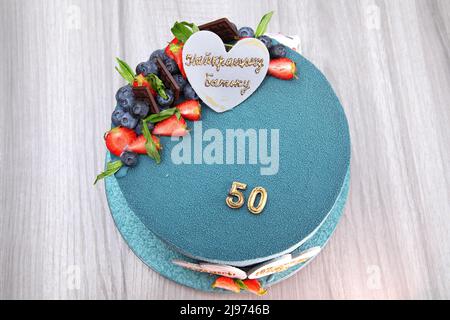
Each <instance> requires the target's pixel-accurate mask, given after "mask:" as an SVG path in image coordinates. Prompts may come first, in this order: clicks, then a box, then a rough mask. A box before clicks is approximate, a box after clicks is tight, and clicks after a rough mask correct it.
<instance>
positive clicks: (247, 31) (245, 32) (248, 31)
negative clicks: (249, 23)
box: [238, 27, 255, 38]
mask: <svg viewBox="0 0 450 320" xmlns="http://www.w3.org/2000/svg"><path fill="white" fill-rule="evenodd" d="M238 34H239V38H254V37H255V32H254V31H253V29H252V28H250V27H242V28H240V29H239V31H238Z"/></svg>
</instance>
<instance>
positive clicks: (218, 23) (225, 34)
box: [198, 18, 239, 42]
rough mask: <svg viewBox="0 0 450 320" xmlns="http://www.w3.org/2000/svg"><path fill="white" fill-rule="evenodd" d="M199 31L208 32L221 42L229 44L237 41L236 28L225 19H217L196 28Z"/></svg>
mask: <svg viewBox="0 0 450 320" xmlns="http://www.w3.org/2000/svg"><path fill="white" fill-rule="evenodd" d="M198 28H199V29H200V30H208V31H211V32H214V33H215V34H217V35H218V36H219V37H220V38H221V39H222V41H223V42H229V41H233V40H237V39H239V34H238V30H237V28H236V26H235V25H234V24H233V23H231V22H230V20H228V19H227V18H222V19H218V20H215V21H211V22H208V23H205V24H202V25H201V26H199V27H198Z"/></svg>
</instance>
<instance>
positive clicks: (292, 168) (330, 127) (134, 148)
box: [98, 13, 350, 294]
mask: <svg viewBox="0 0 450 320" xmlns="http://www.w3.org/2000/svg"><path fill="white" fill-rule="evenodd" d="M269 15H270V16H271V13H270V14H269ZM266 16H267V15H266ZM266 16H265V17H266ZM270 16H269V19H270ZM264 19H266V18H264V17H263V19H262V20H261V23H260V24H264V23H266V24H267V22H264ZM225 20H226V19H225ZM225 20H224V19H219V20H217V21H215V22H213V23H210V24H212V26H210V24H206V25H208V27H210V28H212V29H214V28H216V27H217V25H220V28H227V27H228V28H231V29H233V28H236V27H235V26H234V27H233V25H232V24H230V23H229V22H227V21H228V20H226V21H225ZM186 26H189V27H190V28H192V26H191V25H184V26H183V25H180V24H179V23H178V25H177V23H176V24H175V25H174V27H173V28H172V31H173V30H175V32H174V34H175V35H176V33H177V31H176V30H177V28H181V29H183V28H187V27H186ZM244 29H245V28H244ZM183 30H184V31H186V30H185V29H183ZM187 30H188V31H189V30H190V29H187ZM201 30H202V29H201ZM220 30H222V29H219V31H220ZM250 31H251V30H249V29H248V28H247V29H245V30H244V32H247V33H248V32H250ZM192 32H193V33H195V32H198V30H197V31H195V30H194V28H193V29H192ZM219 34H220V35H221V37H222V39H223V37H226V34H225V35H224V34H223V33H220V32H219ZM181 36H183V34H181ZM202 36H209V35H208V33H203V34H202V32H199V33H197V34H196V38H201V37H202ZM193 38H195V37H193ZM215 39H219V38H217V36H215ZM263 40H264V44H263V42H260V41H258V40H256V39H252V40H251V41H249V40H247V41H246V43H247V44H248V45H249V46H250V49H249V51H248V52H251V51H252V50H251V46H252V45H253V44H255V45H257V46H258V47H259V49H258V50H261V51H262V56H263V57H267V58H261V59H262V60H255V59H256V58H255V59H253V60H252V59H250V58H248V57H247V58H245V59H247V60H245V59H244V60H245V61H247V62H248V63H256V61H259V62H260V63H262V64H261V66H263V63H269V61H268V60H265V59H269V53H268V50H266V46H267V41H269V42H271V40H270V38H267V37H266V39H261V41H263ZM184 41H186V39H184ZM255 41H256V42H255ZM218 42H219V47H220V39H219V40H218ZM192 43H195V41H193V42H192ZM200 43H202V45H201V46H199V47H202V49H201V50H204V49H203V44H205V43H206V42H205V41H203V42H200ZM242 43H244V42H242ZM273 44H276V42H273ZM177 45H179V40H178V39H176V38H175V39H174V40H172V42H171V44H169V46H168V47H167V48H169V49H170V48H178V47H177ZM171 46H172V47H171ZM235 47H237V45H235ZM241 47H242V46H241ZM167 48H166V53H167V50H168V49H167ZM261 48H262V49H261ZM267 48H269V49H270V46H268V47H267ZM189 49H190V50H191V51H192V50H193V51H194V52H195V49H196V47H195V46H191V47H190V48H189ZM186 50H187V51H189V50H188V48H186ZM222 50H223V49H222ZM254 50H256V49H254ZM270 50H271V52H270V58H271V59H274V60H270V66H272V63H279V64H282V63H285V62H286V61H287V62H288V63H292V64H291V65H294V64H295V66H296V70H297V76H298V78H297V77H296V79H292V74H288V76H290V77H288V78H289V79H292V80H290V81H283V80H280V79H284V80H287V78H285V77H286V74H283V72H285V71H286V69H283V68H281V69H278V70H276V71H277V72H279V74H278V76H277V75H276V74H275V75H274V74H271V72H274V71H273V69H272V70H271V69H270V68H271V67H270V66H269V72H268V74H269V75H272V76H266V77H265V78H264V75H265V73H266V72H267V71H264V75H263V76H262V77H260V78H259V79H260V80H259V81H261V80H262V79H263V78H264V80H263V82H262V84H261V85H260V86H259V87H258V88H257V89H256V91H254V92H253V93H252V94H249V96H248V97H246V98H245V100H244V101H243V102H242V103H240V104H239V105H237V106H236V107H234V108H232V109H231V110H228V111H226V112H223V113H218V112H215V111H214V110H213V109H211V108H209V107H208V106H207V105H206V104H203V103H202V105H201V110H202V112H201V119H198V118H199V114H198V113H197V114H196V115H194V118H191V119H190V120H192V121H191V122H188V127H189V133H188V134H187V135H184V134H185V133H186V131H185V129H184V127H182V132H183V135H184V136H183V137H174V136H176V135H178V134H175V133H176V131H175V130H174V128H175V126H180V125H181V126H183V125H184V120H183V116H185V114H184V113H183V112H186V110H184V109H183V107H181V106H182V104H180V103H178V104H177V103H176V102H173V101H175V100H176V99H178V98H179V92H178V91H177V90H179V88H178V89H177V84H176V82H175V80H174V78H175V77H178V82H179V83H180V85H181V84H182V83H183V81H184V82H185V83H186V82H187V81H186V80H183V77H185V76H184V75H183V72H184V71H183V70H182V67H183V62H182V61H181V62H180V60H178V61H177V58H176V57H174V59H175V60H173V61H168V62H167V59H168V60H170V59H169V58H167V57H166V58H164V59H166V60H165V61H163V60H162V58H160V57H164V55H163V54H161V53H158V52H157V51H156V52H155V53H154V54H157V56H156V58H155V59H153V58H152V57H151V58H150V59H149V61H148V62H145V63H141V64H140V65H138V67H137V69H136V73H137V75H136V74H134V72H133V71H132V70H130V68H129V66H127V65H126V64H125V63H124V62H123V61H120V60H118V61H119V66H120V67H119V68H120V69H118V71H119V73H120V74H121V75H122V76H123V77H124V78H125V80H127V81H128V82H129V83H130V85H129V86H128V87H129V88H128V89H126V90H131V88H132V90H133V96H130V95H129V94H128V93H127V92H125V91H126V90H125V91H123V92H120V91H121V90H122V89H123V88H121V89H120V90H119V92H118V95H116V98H117V97H119V99H118V102H119V100H120V99H121V98H123V99H122V101H121V103H126V104H128V103H130V106H127V107H126V108H125V107H120V108H119V107H117V108H116V110H115V111H114V113H113V116H112V120H113V127H114V129H112V130H111V131H110V132H108V133H107V134H106V135H105V141H106V145H107V147H108V149H109V150H110V151H111V152H108V154H107V159H106V161H107V165H106V170H105V172H104V173H102V174H101V175H99V176H98V178H103V177H107V178H106V180H105V181H106V191H107V198H108V203H109V205H110V209H111V213H112V215H113V218H114V220H115V222H116V225H117V227H118V229H119V230H120V232H121V234H122V235H123V237H124V239H125V240H126V241H127V243H128V245H129V246H130V248H131V249H132V250H133V251H134V252H135V253H136V255H138V256H139V257H140V258H141V259H142V261H143V262H144V263H146V264H147V265H148V266H150V267H151V268H153V269H154V270H156V271H157V272H159V273H161V274H162V275H164V276H166V277H168V278H170V279H172V280H174V281H177V282H179V283H181V284H184V285H188V286H190V287H193V288H197V289H202V290H217V289H212V288H211V283H212V282H213V281H214V279H216V281H215V282H214V285H213V287H217V288H224V289H228V290H232V291H235V292H238V291H239V290H240V289H244V290H249V291H252V292H254V293H257V294H263V293H264V292H265V291H264V290H263V288H262V286H268V285H271V284H273V283H276V282H278V281H280V280H282V279H284V278H286V277H288V276H289V275H291V274H293V273H294V272H296V271H297V270H299V269H300V268H302V267H303V266H305V265H306V264H307V263H309V262H310V261H311V260H312V259H313V258H314V257H315V256H316V255H317V254H318V253H319V252H320V251H321V249H322V248H323V247H324V246H325V244H326V243H327V241H328V240H329V238H330V237H331V235H332V233H333V231H334V230H335V227H336V225H337V223H338V221H339V218H340V217H341V215H342V212H343V208H344V204H345V201H346V198H347V195H348V188H349V180H350V136H349V129H348V124H347V120H346V117H345V113H344V110H343V108H342V106H341V104H340V102H339V100H338V98H337V97H336V94H335V93H334V91H333V89H332V88H331V86H330V84H329V82H328V81H327V80H326V78H325V77H324V75H323V74H322V73H321V72H320V71H319V70H318V69H317V68H316V67H315V66H314V65H313V64H312V63H311V62H309V61H308V60H307V59H305V58H304V57H303V56H301V55H300V54H298V53H297V52H295V51H293V50H290V49H287V48H278V49H277V50H279V52H275V53H274V52H273V51H272V49H270ZM283 50H285V52H287V54H286V53H285V52H283ZM160 51H161V50H160ZM241 51H242V52H244V53H243V54H245V50H241ZM224 52H225V51H224ZM169 53H170V52H169ZM154 54H152V56H153V55H154ZM224 54H225V55H227V53H226V52H225V53H224ZM241 54H242V53H241ZM279 55H282V56H283V57H282V59H281V60H276V59H277V58H276V57H277V56H279ZM273 56H275V58H274V57H273ZM152 59H153V60H152ZM183 59H184V58H183ZM283 59H284V60H283ZM244 60H242V61H244ZM205 61H206V60H205ZM200 62H201V60H197V58H196V56H195V54H194V55H192V56H191V60H190V63H191V64H194V63H200ZM175 63H178V68H179V69H178V68H177V67H176V64H175ZM186 66H188V65H187V64H185V67H186ZM242 66H243V65H241V67H242ZM170 68H172V70H168V69H170ZM284 68H286V64H285V65H284ZM294 69H295V68H294ZM202 70H203V69H202ZM188 71H189V72H192V71H191V70H188ZM217 71H218V70H217ZM147 72H148V73H149V76H148V77H147V76H146V75H145V74H146V73H147ZM178 72H181V74H178ZM202 72H203V71H202ZM227 72H228V73H227ZM227 72H225V74H226V75H230V74H231V76H236V75H239V73H236V74H233V71H230V70H227ZM171 74H172V75H171ZM158 75H159V77H160V78H162V79H163V80H164V81H161V80H160V79H159V78H158ZM199 75H202V73H199V74H195V76H196V77H197V76H199ZM212 76H213V75H212V74H208V73H206V78H207V79H208V80H207V82H205V86H206V84H208V86H209V85H220V84H219V82H218V81H219V80H212ZM172 77H173V79H172ZM189 79H191V80H193V79H194V78H189V77H188V79H187V80H189ZM199 79H201V77H200V78H199ZM137 81H140V82H139V83H137ZM147 81H148V82H147ZM158 81H159V82H158ZM220 81H222V80H220ZM227 81H230V80H227ZM239 81H240V80H239ZM239 81H238V82H227V85H230V84H238V83H240V84H243V83H242V82H239ZM220 83H222V82H220ZM258 83H259V82H258ZM191 85H192V87H191ZM196 85H197V84H196V83H194V82H190V84H189V85H186V86H189V90H190V92H189V91H188V92H186V90H184V98H185V99H192V98H187V97H188V96H195V92H194V91H193V89H192V88H195V86H196ZM245 85H246V86H247V87H246V88H250V85H251V82H248V83H246V84H245ZM146 86H147V87H146ZM135 87H136V88H135ZM169 87H170V88H171V89H173V90H171V89H168V88H169ZM149 88H152V89H153V92H151V90H149ZM161 90H163V91H162V93H161ZM164 90H165V91H164ZM196 90H197V89H196ZM201 90H203V89H201ZM155 91H156V92H155ZM164 92H166V93H167V94H166V95H165V96H164ZM197 92H199V91H197ZM209 92H212V91H209ZM228 92H229V91H228ZM244 92H245V90H243V91H241V95H243V94H244ZM201 93H202V94H203V91H201ZM130 94H131V93H130ZM220 94H221V99H222V100H223V101H226V103H229V100H227V99H228V98H227V96H226V91H223V92H222V91H220ZM153 95H154V96H155V97H156V100H157V102H158V103H156V102H155V98H153ZM180 95H181V94H180ZM199 96H200V97H202V95H201V94H200V92H199ZM204 97H206V98H207V99H206V98H205V99H204V101H206V102H208V104H209V105H211V101H212V100H213V99H212V98H210V97H211V96H204ZM138 98H139V99H140V100H139V99H138ZM134 99H136V101H137V100H139V102H135V101H134ZM165 99H166V101H165ZM230 99H231V98H230ZM169 100H170V101H169ZM239 101H242V100H239ZM166 102H167V105H169V104H170V105H171V106H173V108H171V109H168V110H166V111H165V109H167V108H168V107H166V108H164V109H163V108H160V107H161V104H164V103H166ZM214 103H216V102H214ZM188 104H189V106H188V107H192V106H193V107H194V108H197V110H198V108H199V102H198V97H196V98H194V99H193V100H189V101H188ZM159 109H161V110H163V111H162V112H160V111H159ZM149 110H150V111H149ZM168 112H171V113H168ZM180 112H181V115H180ZM190 116H192V114H189V113H187V114H186V116H185V117H187V119H189V117H190ZM150 119H151V120H150ZM197 120H199V121H197ZM147 121H152V122H154V123H156V124H155V125H153V124H152V125H151V126H150V127H149V129H148V130H147V125H148V123H147ZM180 121H181V122H180ZM138 122H139V125H137V123H138ZM138 126H140V127H141V129H140V131H142V133H137V132H138V131H137V128H138ZM161 128H162V129H161ZM169 129H170V130H172V131H170V132H171V133H170V132H169V131H167V130H169ZM178 129H179V128H178ZM150 131H151V132H150ZM179 132H180V131H178V133H179ZM167 133H169V134H167ZM152 134H153V135H159V136H160V137H159V139H160V140H154V139H153V138H154V137H153V138H151V137H152ZM164 135H168V136H172V137H163V136H164ZM156 139H158V138H156ZM159 143H160V144H161V145H162V146H163V148H162V149H161V150H159V151H158V149H156V148H157V147H158V146H159ZM144 144H145V146H144ZM155 152H156V153H155ZM145 153H147V154H148V155H149V157H147V156H138V154H145ZM114 154H116V155H117V156H116V155H114ZM155 154H156V156H155ZM118 155H120V157H119V156H118ZM159 157H160V159H161V162H160V163H158V162H159V161H158V160H159ZM138 160H139V163H138V165H136V164H137V161H138ZM155 160H156V161H155ZM119 169H120V170H119ZM124 169H125V170H124ZM118 170H119V171H118ZM114 173H115V175H114ZM124 173H125V174H124ZM217 276H221V277H219V278H217ZM242 280H243V281H242Z"/></svg>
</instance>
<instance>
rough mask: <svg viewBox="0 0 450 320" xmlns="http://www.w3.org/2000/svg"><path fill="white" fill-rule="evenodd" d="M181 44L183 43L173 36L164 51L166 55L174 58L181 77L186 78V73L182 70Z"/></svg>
mask: <svg viewBox="0 0 450 320" xmlns="http://www.w3.org/2000/svg"><path fill="white" fill-rule="evenodd" d="M183 46H184V43H183V42H181V41H180V40H178V39H177V38H174V39H173V40H172V41H170V43H169V44H168V45H167V47H166V49H165V50H164V52H165V53H166V55H167V56H168V57H169V58H171V59H173V60H175V62H176V63H177V65H178V69H180V73H181V75H182V76H183V78H185V79H186V73H185V72H184V67H183Z"/></svg>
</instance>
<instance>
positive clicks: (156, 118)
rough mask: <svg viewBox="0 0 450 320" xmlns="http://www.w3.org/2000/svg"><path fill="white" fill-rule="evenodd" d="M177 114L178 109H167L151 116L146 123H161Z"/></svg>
mask: <svg viewBox="0 0 450 320" xmlns="http://www.w3.org/2000/svg"><path fill="white" fill-rule="evenodd" d="M177 112H179V110H178V109H177V108H170V109H166V110H163V111H161V112H160V113H155V114H151V115H149V116H148V117H147V118H145V119H144V121H146V122H151V123H157V122H161V121H163V120H166V119H168V118H170V117H171V116H173V115H174V114H176V113H177Z"/></svg>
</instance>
